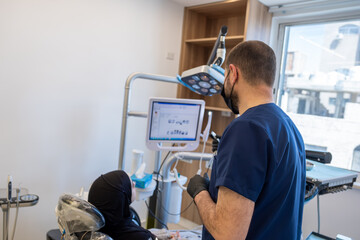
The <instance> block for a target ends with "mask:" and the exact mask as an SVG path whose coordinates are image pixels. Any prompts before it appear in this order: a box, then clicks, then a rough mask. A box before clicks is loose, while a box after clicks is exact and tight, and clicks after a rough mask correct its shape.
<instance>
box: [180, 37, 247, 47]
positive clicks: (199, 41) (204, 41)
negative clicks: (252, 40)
mask: <svg viewBox="0 0 360 240" xmlns="http://www.w3.org/2000/svg"><path fill="white" fill-rule="evenodd" d="M216 39H217V37H210V38H195V39H188V40H185V43H188V44H194V45H197V46H202V47H212V46H214V43H215V42H216ZM244 39H245V37H244V35H238V36H227V37H225V45H226V46H235V45H236V44H238V43H240V42H242V41H244Z"/></svg>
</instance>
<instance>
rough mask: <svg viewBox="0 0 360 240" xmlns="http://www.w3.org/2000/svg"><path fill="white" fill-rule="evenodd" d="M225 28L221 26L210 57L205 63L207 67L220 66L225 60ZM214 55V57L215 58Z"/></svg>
mask: <svg viewBox="0 0 360 240" xmlns="http://www.w3.org/2000/svg"><path fill="white" fill-rule="evenodd" d="M227 30H228V29H227V26H222V27H221V29H220V32H219V36H218V38H217V40H216V42H215V45H214V47H213V50H212V51H211V55H210V57H209V60H208V62H207V65H209V66H210V65H211V64H214V65H217V66H221V65H222V64H223V63H224V60H225V54H226V48H225V36H226V34H227ZM215 54H216V56H215Z"/></svg>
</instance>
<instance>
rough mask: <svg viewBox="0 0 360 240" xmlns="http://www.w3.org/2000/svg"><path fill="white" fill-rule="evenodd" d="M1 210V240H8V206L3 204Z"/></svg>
mask: <svg viewBox="0 0 360 240" xmlns="http://www.w3.org/2000/svg"><path fill="white" fill-rule="evenodd" d="M1 208H2V210H3V240H8V238H9V209H10V202H9V204H4V205H2V206H1Z"/></svg>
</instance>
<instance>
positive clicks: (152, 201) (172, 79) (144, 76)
mask: <svg viewBox="0 0 360 240" xmlns="http://www.w3.org/2000/svg"><path fill="white" fill-rule="evenodd" d="M138 78H140V79H144V80H151V81H160V82H169V83H176V84H178V83H179V81H178V80H177V78H176V77H170V76H162V75H154V74H147V73H133V74H131V75H130V76H129V77H128V78H127V80H126V84H125V94H124V105H123V116H122V126H121V137H120V155H119V165H118V168H119V169H124V162H125V160H124V159H125V142H126V141H125V140H126V131H127V119H128V117H129V116H132V117H141V118H147V113H144V112H136V111H130V109H129V108H130V97H131V86H132V83H133V82H134V81H135V79H138ZM160 162H161V152H156V156H155V166H154V169H155V171H159V167H160ZM157 184H158V183H157ZM156 194H157V193H156V192H155V194H154V196H153V197H151V198H150V206H149V208H150V211H152V212H155V211H156V199H157V198H156ZM147 222H148V223H147V228H153V227H154V223H155V219H154V218H153V217H151V214H148V221H147Z"/></svg>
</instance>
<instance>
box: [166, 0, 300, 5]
mask: <svg viewBox="0 0 360 240" xmlns="http://www.w3.org/2000/svg"><path fill="white" fill-rule="evenodd" d="M171 1H173V2H177V3H179V4H181V5H183V6H185V7H188V6H195V5H201V4H206V3H213V2H223V1H224V0H171ZM259 1H260V2H261V3H262V4H264V5H266V6H268V7H271V6H276V5H283V4H287V3H295V2H304V1H303V0H259Z"/></svg>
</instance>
